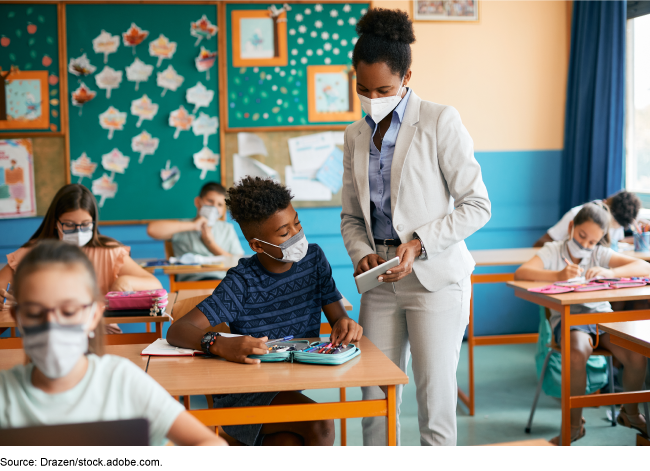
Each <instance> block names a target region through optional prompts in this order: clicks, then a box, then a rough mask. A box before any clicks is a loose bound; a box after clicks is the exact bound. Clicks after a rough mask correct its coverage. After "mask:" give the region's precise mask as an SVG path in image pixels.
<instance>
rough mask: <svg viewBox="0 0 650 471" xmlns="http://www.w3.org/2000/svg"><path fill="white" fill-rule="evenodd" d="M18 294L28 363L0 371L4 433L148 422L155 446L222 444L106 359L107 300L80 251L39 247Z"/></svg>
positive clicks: (144, 379) (18, 280)
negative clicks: (104, 318)
mask: <svg viewBox="0 0 650 471" xmlns="http://www.w3.org/2000/svg"><path fill="white" fill-rule="evenodd" d="M14 289H15V290H14V293H15V298H16V304H15V305H13V306H12V308H11V315H12V317H13V318H14V319H15V320H16V324H17V326H18V329H19V330H20V333H21V336H22V338H23V347H24V349H25V353H26V354H27V356H28V357H29V358H30V359H31V362H30V363H28V364H26V365H19V366H16V367H14V368H12V369H11V370H5V371H0V428H14V427H28V426H36V425H54V424H70V423H81V422H96V421H107V420H123V419H134V418H145V419H147V420H148V421H149V443H150V444H151V445H159V444H163V442H165V441H166V440H165V438H167V439H169V440H171V441H173V442H174V443H176V444H179V445H224V444H225V441H224V440H223V439H221V438H219V437H217V436H215V435H214V434H213V433H211V432H210V431H209V430H208V429H207V428H206V427H204V426H203V425H202V424H201V423H200V422H199V421H198V420H197V419H195V418H194V417H193V416H191V415H190V414H189V413H188V412H187V411H185V409H184V408H183V406H182V405H181V404H180V403H178V402H177V401H175V400H174V398H172V397H171V396H170V395H169V394H168V393H167V392H166V391H165V390H164V389H163V388H162V387H161V386H160V385H159V384H158V383H156V382H155V381H154V380H153V379H152V378H151V377H150V376H148V375H147V374H146V373H145V372H144V371H142V370H141V369H140V368H138V367H137V366H136V365H134V364H133V363H131V362H130V361H129V360H127V359H125V358H121V357H117V356H113V355H102V354H101V340H102V336H103V334H102V329H98V328H97V326H98V325H100V321H101V319H102V313H103V303H102V300H103V296H102V295H101V292H100V290H99V286H98V283H97V277H96V275H95V270H94V268H93V265H92V264H91V263H90V261H89V260H88V258H87V257H86V256H85V255H84V253H83V252H82V251H81V250H80V249H79V248H78V247H75V246H74V245H71V244H66V243H63V242H59V241H55V240H46V241H42V242H40V243H39V244H37V245H36V246H35V247H33V249H32V250H31V251H30V252H29V253H28V254H27V255H25V257H24V258H23V260H22V261H21V262H20V264H19V265H18V267H17V268H16V272H15V276H14ZM89 337H90V341H89ZM89 351H91V352H93V353H88V352H89Z"/></svg>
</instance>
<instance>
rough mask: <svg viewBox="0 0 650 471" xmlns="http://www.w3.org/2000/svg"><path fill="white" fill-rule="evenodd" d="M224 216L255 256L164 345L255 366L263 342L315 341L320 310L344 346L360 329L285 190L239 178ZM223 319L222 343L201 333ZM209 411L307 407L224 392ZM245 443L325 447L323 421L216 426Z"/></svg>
mask: <svg viewBox="0 0 650 471" xmlns="http://www.w3.org/2000/svg"><path fill="white" fill-rule="evenodd" d="M226 203H227V205H228V208H229V209H230V213H231V215H232V217H233V219H234V220H235V221H237V223H238V224H239V226H240V227H241V229H242V232H243V233H244V236H245V237H246V240H248V243H249V246H250V248H251V249H252V250H253V251H254V252H255V255H253V256H252V257H250V258H247V259H242V260H240V261H239V264H238V265H237V266H236V267H235V268H231V269H230V270H229V271H228V273H227V275H226V277H225V278H224V279H223V281H222V282H221V284H220V285H219V286H217V288H216V289H215V290H214V293H212V295H211V296H210V297H208V298H206V299H205V300H204V301H203V302H201V303H200V304H199V305H198V306H197V307H196V308H194V309H192V310H191V311H190V312H189V313H188V314H187V315H185V316H184V317H182V318H180V319H178V320H177V321H175V322H174V323H173V324H172V326H171V327H170V329H169V331H168V334H167V341H168V342H169V343H170V344H172V345H176V346H180V347H186V348H194V349H201V350H203V351H204V352H206V353H208V354H210V355H218V356H221V357H223V358H225V359H227V360H230V361H234V362H239V363H249V364H253V363H259V360H258V359H252V358H249V357H248V355H263V354H266V353H267V351H268V348H267V347H266V345H265V341H267V340H268V339H269V338H283V337H286V336H289V335H293V336H294V337H296V338H306V337H317V336H318V335H319V332H320V318H321V309H322V311H323V312H324V313H325V316H326V317H327V319H328V321H329V323H330V325H331V326H332V335H331V341H332V342H333V343H334V344H343V345H347V344H348V343H350V342H353V341H357V340H359V339H360V338H361V336H362V332H363V329H362V328H361V327H360V326H359V325H358V324H357V323H356V322H355V321H353V320H352V319H350V318H349V317H348V316H347V314H346V313H345V309H344V307H343V303H342V301H341V299H342V296H341V294H340V293H339V291H338V290H337V289H336V284H335V283H334V279H333V278H332V269H331V267H330V265H329V263H328V262H327V259H326V258H325V254H324V253H323V251H322V250H321V248H320V247H319V246H318V245H316V244H308V243H307V239H306V237H305V234H304V232H303V229H302V226H301V224H300V220H299V219H298V213H297V212H296V210H295V209H294V208H293V206H292V205H291V194H290V192H289V190H288V189H287V188H286V187H284V186H282V185H280V184H279V183H277V182H274V181H273V180H264V179H261V178H259V177H255V178H252V177H246V178H244V179H242V180H241V182H240V183H239V184H238V185H236V186H234V187H233V188H231V189H230V190H229V191H228V198H227V199H226ZM222 322H228V323H229V325H230V329H231V331H232V332H233V333H237V334H243V335H244V336H242V337H235V338H227V337H222V336H218V334H216V333H214V332H208V333H207V334H205V335H204V331H205V329H207V328H209V327H210V326H213V327H214V326H216V325H218V324H220V323H222ZM214 401H215V407H241V406H261V405H269V404H271V405H277V404H294V403H308V402H313V401H311V399H309V398H307V397H305V396H303V395H302V394H301V393H300V392H297V391H289V392H286V391H285V392H279V393H278V392H268V393H257V394H225V395H215V396H214ZM224 430H225V432H226V433H228V434H229V435H231V436H232V437H234V438H236V439H237V440H239V441H240V442H243V443H245V444H247V445H303V444H304V445H332V444H333V442H334V423H333V421H331V420H323V421H312V422H293V423H279V424H264V425H262V424H254V425H242V426H230V427H224Z"/></svg>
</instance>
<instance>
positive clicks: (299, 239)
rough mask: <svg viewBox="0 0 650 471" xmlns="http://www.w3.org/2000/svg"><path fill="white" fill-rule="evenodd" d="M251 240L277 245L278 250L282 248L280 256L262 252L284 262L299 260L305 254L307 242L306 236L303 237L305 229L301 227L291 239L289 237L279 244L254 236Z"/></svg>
mask: <svg viewBox="0 0 650 471" xmlns="http://www.w3.org/2000/svg"><path fill="white" fill-rule="evenodd" d="M253 240H257V241H259V242H262V243H264V244H268V245H272V246H273V247H278V248H279V249H280V250H282V258H275V257H274V256H272V255H269V254H268V253H266V252H264V254H265V255H267V256H269V257H271V258H272V259H273V260H277V261H279V262H286V263H289V262H299V261H300V260H302V259H303V258H305V255H307V249H308V243H307V237H305V231H304V230H303V229H300V232H298V233H297V234H296V235H295V236H293V237H292V238H291V239H289V240H288V241H286V242H283V243H282V244H280V245H275V244H271V243H270V242H265V241H263V240H260V239H256V238H254V239H253Z"/></svg>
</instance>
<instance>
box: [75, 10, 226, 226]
mask: <svg viewBox="0 0 650 471" xmlns="http://www.w3.org/2000/svg"><path fill="white" fill-rule="evenodd" d="M65 14H66V25H67V26H66V55H67V57H66V58H64V60H66V63H69V61H70V60H71V59H78V58H79V57H81V56H82V55H83V54H86V57H87V59H88V60H89V62H90V64H91V65H92V66H94V67H96V69H95V70H94V72H93V73H91V74H89V75H87V76H77V75H74V74H72V73H68V75H67V80H68V89H69V91H70V93H69V96H68V97H67V99H68V100H69V110H70V111H69V115H70V117H69V121H70V124H69V130H70V159H71V160H72V161H73V162H74V161H77V162H80V163H82V164H84V165H80V166H79V167H76V168H79V169H83V168H86V169H89V168H90V169H92V165H93V164H96V168H95V170H94V172H93V173H92V176H90V177H79V176H76V175H74V172H73V175H72V176H71V177H70V178H71V181H72V182H73V183H75V182H77V181H79V180H80V179H81V183H82V184H84V185H86V186H87V187H88V188H91V189H92V188H93V181H97V180H102V181H100V182H98V183H97V187H96V192H95V194H96V196H97V200H98V201H101V200H102V199H103V200H104V201H103V206H102V207H101V208H100V218H101V220H102V221H133V222H136V221H144V220H150V219H163V218H164V219H166V218H190V217H193V216H194V215H195V211H196V209H195V207H194V205H193V199H194V196H196V195H197V194H198V192H199V189H200V187H201V186H202V185H203V184H204V183H206V182H208V181H218V182H219V181H221V165H220V160H219V164H218V165H217V166H216V169H215V170H210V171H206V174H205V179H203V180H202V179H201V178H200V177H201V174H202V170H200V169H198V168H197V167H196V166H195V163H194V162H195V161H194V155H195V154H198V153H200V152H202V151H203V150H204V148H205V147H207V148H208V149H209V150H210V151H212V152H213V153H214V154H219V155H222V154H223V152H222V139H221V136H220V133H221V122H219V127H218V128H217V132H216V134H212V135H209V136H208V137H207V145H204V142H205V141H204V137H203V136H201V135H195V134H194V132H193V131H192V129H189V130H182V131H180V130H179V132H178V133H177V138H174V135H175V132H176V128H174V127H171V126H170V124H169V119H170V114H172V112H174V111H176V110H179V109H180V107H181V106H182V107H184V109H185V110H186V111H187V113H186V114H185V113H181V118H182V119H179V120H178V122H179V123H187V119H188V118H187V115H189V114H193V113H194V114H195V116H196V118H199V117H200V116H201V113H205V114H206V115H207V117H210V118H214V117H217V118H218V117H219V87H218V80H219V74H218V61H217V60H216V58H214V56H212V57H213V58H214V59H215V60H214V66H213V67H212V68H211V69H209V70H208V71H207V72H206V71H199V70H197V64H196V62H195V59H196V58H197V57H199V54H200V53H201V51H203V50H205V51H207V52H206V54H207V59H208V60H210V55H211V54H212V53H215V52H216V51H217V35H216V31H214V30H213V29H212V27H213V26H216V25H217V6H216V4H214V3H213V4H151V3H145V4H126V3H111V4H67V5H66V6H65ZM203 17H205V18H203ZM202 19H203V22H202V25H203V26H202V27H201V28H199V29H201V31H202V32H203V33H201V34H195V33H196V28H197V27H196V26H195V27H194V28H191V25H192V23H197V22H199V21H200V20H202ZM206 21H207V22H206ZM132 24H135V25H136V26H137V28H139V29H135V30H133V29H132ZM206 27H207V29H206ZM102 31H105V32H106V33H109V34H105V35H104V37H103V39H101V38H100V39H99V40H98V44H100V43H101V44H104V45H105V44H106V43H109V44H110V42H111V41H112V39H111V38H112V37H113V36H119V38H118V39H119V45H118V46H117V50H116V51H115V52H109V53H108V54H107V55H106V58H107V59H106V60H107V62H106V63H104V54H103V53H97V52H95V50H94V45H93V39H96V38H98V36H99V35H100V34H101V33H102ZM129 31H131V34H130V37H133V38H135V40H130V41H131V43H133V42H136V43H137V41H138V39H137V38H138V37H140V36H141V35H143V34H144V33H143V31H144V32H148V36H147V37H146V38H145V39H144V40H142V42H140V43H139V44H137V45H135V46H132V45H125V42H124V41H125V39H124V38H123V33H127V32H129ZM206 31H207V33H206ZM210 32H212V33H214V34H210ZM161 35H164V36H165V37H166V38H167V41H165V40H164V39H160V38H161ZM102 41H103V42H102ZM152 41H162V43H161V44H162V51H167V53H169V51H170V48H172V49H173V47H172V46H170V44H169V43H170V42H173V43H176V48H175V51H174V52H173V54H169V55H171V58H162V59H161V60H160V61H161V64H160V65H158V62H159V59H158V58H157V57H154V56H152V55H151V54H150V45H149V44H150V43H151V42H152ZM108 49H110V48H108ZM157 50H161V49H157ZM136 58H137V59H138V60H140V61H141V62H143V63H144V64H145V66H146V65H148V66H153V70H152V72H151V74H150V76H149V77H148V79H147V80H146V81H140V82H137V83H138V90H137V91H136V89H135V88H136V82H135V81H131V80H129V77H128V76H127V73H128V71H127V67H131V66H133V64H134V62H135V59H136ZM205 58H206V56H203V59H205ZM170 65H171V66H172V67H173V69H174V70H175V72H176V73H177V74H178V75H180V76H182V77H183V82H182V84H180V85H179V86H178V88H177V89H176V90H173V89H172V88H168V89H166V91H165V92H164V96H163V90H164V88H162V87H161V86H159V85H158V83H157V78H158V73H164V72H166V71H167V70H168V67H169V66H170ZM105 66H108V67H110V68H112V69H113V70H114V71H118V72H120V71H121V72H122V80H121V83H119V86H118V87H117V88H113V89H111V90H110V98H108V97H107V95H108V90H107V89H103V88H100V86H99V85H100V83H101V85H103V86H105V85H106V84H107V83H108V84H109V86H110V85H111V76H110V74H114V73H115V72H111V71H110V70H109V71H108V72H109V76H108V78H107V79H106V80H104V78H105V77H104V78H102V79H100V83H98V82H97V79H96V76H98V75H99V74H100V73H102V72H103V71H104V67H105ZM138 67H140V68H142V67H143V65H139V66H138ZM208 74H209V77H208ZM145 75H146V74H145ZM135 76H137V74H135V73H133V74H132V75H131V77H135ZM171 76H172V78H173V74H171ZM81 82H83V83H84V84H85V86H86V87H88V89H89V90H90V91H91V92H96V95H95V97H94V98H93V99H92V100H90V101H88V102H86V103H83V105H82V106H81V107H79V106H75V103H74V102H73V99H72V94H73V93H74V92H75V91H76V90H79V88H80V87H81ZM172 82H173V80H172ZM198 82H200V83H201V84H203V86H204V87H205V89H206V90H207V91H208V92H210V91H211V92H213V94H214V95H213V99H212V101H211V102H210V103H209V105H207V106H203V107H200V108H198V110H196V112H195V111H194V110H195V105H194V104H191V103H189V102H188V100H187V98H186V92H187V90H188V89H189V88H193V87H195V86H196V85H197V83H198ZM113 84H114V83H113ZM79 93H81V96H82V98H83V96H84V94H87V93H88V92H85V91H84V92H79ZM202 93H205V91H204V92H202ZM144 95H146V96H147V97H148V99H149V100H150V101H151V103H153V104H156V105H158V111H157V113H156V114H155V115H154V116H153V118H152V119H148V118H147V117H145V119H143V120H142V122H141V126H140V127H138V126H137V123H138V121H139V118H138V117H137V116H136V115H134V114H132V110H131V107H132V102H133V101H134V100H138V99H141V98H142V97H143V96H144ZM82 101H83V99H82ZM138 103H140V105H142V104H143V102H142V101H141V102H138ZM145 104H146V103H145ZM109 107H113V108H114V110H117V111H110V112H109V114H108V115H104V116H105V122H104V124H109V125H110V126H116V128H115V129H114V131H113V132H112V138H110V139H109V130H107V129H105V128H103V127H102V126H101V125H100V115H102V114H103V113H105V112H107V111H109V110H110V108H109ZM150 107H151V104H146V106H144V108H146V109H150ZM117 113H126V115H120V114H117ZM145 116H146V115H145ZM175 116H176V115H175ZM124 117H125V118H126V122H125V123H124V124H123V125H122V129H119V125H120V122H121V120H123V119H124ZM149 117H151V116H149ZM177 117H178V116H177ZM207 117H206V118H207ZM114 120H116V122H117V125H116V122H115V121H114ZM179 129H180V128H179ZM143 131H146V132H147V133H148V134H149V135H150V136H151V138H157V139H159V143H158V147H157V148H156V149H155V151H154V153H153V154H152V155H149V154H147V153H146V152H145V153H144V154H143V152H140V150H133V148H132V139H133V138H135V137H136V136H140V135H141V133H143ZM142 140H143V141H145V142H149V138H148V137H147V136H144V137H143V138H142ZM141 144H142V143H141ZM149 144H150V142H149ZM142 145H143V146H144V147H137V149H141V148H147V149H149V150H148V151H150V150H151V149H152V147H151V146H147V145H144V144H142ZM114 149H117V150H118V151H119V152H120V153H121V155H120V154H116V153H114V154H113V158H109V159H108V161H109V162H111V164H110V165H109V167H111V166H112V165H117V169H118V171H115V172H114V174H112V172H111V171H110V170H106V168H104V167H103V156H104V155H106V154H108V155H110V154H111V152H113V150H114ZM148 151H147V152H148ZM84 153H85V155H86V157H87V158H88V160H84V161H79V160H78V159H80V158H81V156H82V155H83V154H84ZM122 156H126V157H128V158H129V162H128V165H127V166H125V165H124V164H125V162H126V161H125V160H124V159H123V157H122ZM141 157H142V162H139V160H140V158H141ZM167 161H169V162H170V167H169V169H170V170H171V169H173V167H176V168H177V170H178V171H179V172H180V179H178V180H177V181H176V183H175V184H173V186H172V187H171V188H170V189H163V186H162V183H163V180H162V178H161V170H164V169H167V166H166V163H167ZM120 168H121V169H122V171H123V173H120V172H119V169H120ZM68 171H70V168H69V169H68ZM104 175H106V178H104V177H103V176H104ZM166 175H167V176H169V175H171V173H169V172H168V173H167V174H166ZM111 177H112V180H111ZM107 179H108V180H110V181H108V182H107ZM172 180H173V179H171V180H169V181H168V183H170V184H171V183H172ZM111 183H112V184H117V192H116V193H115V195H114V197H111V196H110V195H111V192H112V190H114V188H115V187H114V186H113V185H111ZM97 191H100V194H97ZM103 195H106V196H105V197H104V198H102V196H103Z"/></svg>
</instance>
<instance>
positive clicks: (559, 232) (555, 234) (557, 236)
mask: <svg viewBox="0 0 650 471" xmlns="http://www.w3.org/2000/svg"><path fill="white" fill-rule="evenodd" d="M582 206H583V205H580V206H576V207H575V208H571V209H570V210H568V211H567V212H566V214H565V215H564V216H562V219H560V220H559V221H558V222H557V223H556V224H555V225H554V226H553V227H551V228H550V229H549V230H548V231H547V232H548V235H550V236H551V239H553V240H564V239H568V238H569V223H570V222H571V221H573V219H574V218H575V217H576V214H578V213H579V212H580V210H581V209H582ZM614 222H615V221H614V218H612V222H611V223H610V225H611V224H612V223H614ZM616 224H617V227H610V228H609V238H610V240H611V241H612V242H618V241H619V240H623V239H624V238H625V229H623V228H622V227H621V226H618V223H616Z"/></svg>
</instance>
